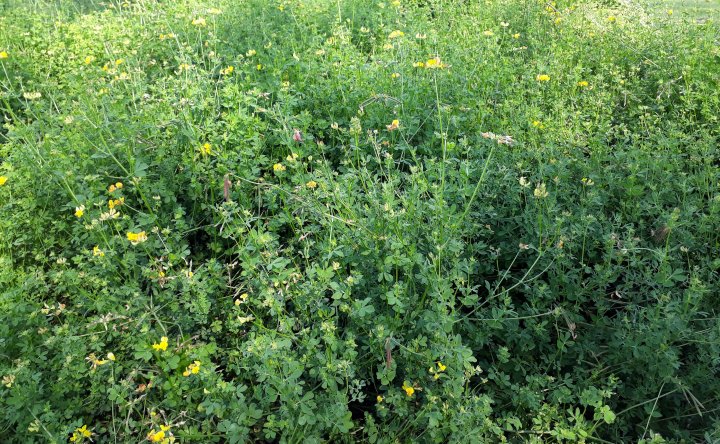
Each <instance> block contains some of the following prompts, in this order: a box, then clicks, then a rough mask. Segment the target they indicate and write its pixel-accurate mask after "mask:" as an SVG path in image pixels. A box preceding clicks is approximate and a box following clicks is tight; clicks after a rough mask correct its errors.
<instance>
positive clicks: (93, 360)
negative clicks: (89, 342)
mask: <svg viewBox="0 0 720 444" xmlns="http://www.w3.org/2000/svg"><path fill="white" fill-rule="evenodd" d="M85 360H86V361H88V362H89V363H90V366H91V367H90V370H95V369H96V368H98V367H99V366H101V365H105V364H107V360H106V359H98V358H97V356H95V353H90V354H89V355H88V357H87V358H85Z"/></svg>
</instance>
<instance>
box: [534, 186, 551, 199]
mask: <svg viewBox="0 0 720 444" xmlns="http://www.w3.org/2000/svg"><path fill="white" fill-rule="evenodd" d="M533 196H535V197H537V198H538V199H543V198H545V197H548V192H547V189H546V188H545V184H544V183H540V184H538V185H537V186H536V187H535V191H533Z"/></svg>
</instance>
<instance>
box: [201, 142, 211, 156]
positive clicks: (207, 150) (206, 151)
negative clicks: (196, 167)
mask: <svg viewBox="0 0 720 444" xmlns="http://www.w3.org/2000/svg"><path fill="white" fill-rule="evenodd" d="M211 149H212V145H210V144H209V143H207V142H206V143H204V144H203V145H202V146H201V147H200V152H201V153H202V155H203V156H207V155H208V154H210V150H211Z"/></svg>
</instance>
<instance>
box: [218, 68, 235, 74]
mask: <svg viewBox="0 0 720 444" xmlns="http://www.w3.org/2000/svg"><path fill="white" fill-rule="evenodd" d="M233 71H235V67H233V66H228V67H227V68H225V69H221V70H220V74H222V75H224V76H229V75H230V74H232V73H233Z"/></svg>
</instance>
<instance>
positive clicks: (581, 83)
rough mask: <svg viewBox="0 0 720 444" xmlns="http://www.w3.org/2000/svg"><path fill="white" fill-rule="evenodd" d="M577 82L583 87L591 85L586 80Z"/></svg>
mask: <svg viewBox="0 0 720 444" xmlns="http://www.w3.org/2000/svg"><path fill="white" fill-rule="evenodd" d="M577 84H578V86H579V87H581V88H587V87H588V86H589V85H590V84H589V83H588V82H587V81H586V80H581V81H579V82H578V83H577Z"/></svg>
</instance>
